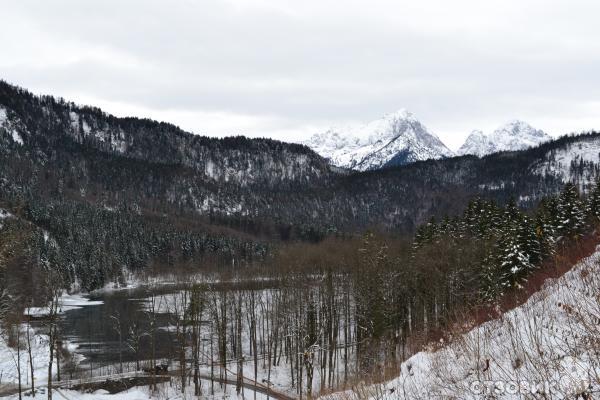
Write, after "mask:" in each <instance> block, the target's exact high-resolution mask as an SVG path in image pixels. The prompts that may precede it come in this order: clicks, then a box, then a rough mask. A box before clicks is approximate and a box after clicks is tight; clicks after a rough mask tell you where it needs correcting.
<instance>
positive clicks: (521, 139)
mask: <svg viewBox="0 0 600 400" xmlns="http://www.w3.org/2000/svg"><path fill="white" fill-rule="evenodd" d="M551 139H552V137H551V136H550V135H548V134H547V133H545V132H544V131H542V130H540V129H535V128H533V127H532V126H531V125H529V124H528V123H526V122H523V121H518V120H514V121H510V122H508V123H506V124H504V125H502V126H501V127H499V128H498V129H496V130H495V131H494V132H492V133H491V134H485V133H483V132H482V131H480V130H475V131H473V132H472V133H471V134H470V135H469V136H468V137H467V140H465V143H464V144H463V145H462V146H461V147H460V149H458V154H459V155H465V154H473V155H476V156H479V157H482V156H485V155H487V154H492V153H497V152H499V151H516V150H525V149H527V148H529V147H534V146H537V145H539V144H541V143H544V142H547V141H548V140H551Z"/></svg>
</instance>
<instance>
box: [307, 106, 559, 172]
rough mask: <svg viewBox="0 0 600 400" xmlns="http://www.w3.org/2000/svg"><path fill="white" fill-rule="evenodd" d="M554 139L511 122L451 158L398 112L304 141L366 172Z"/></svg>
mask: <svg viewBox="0 0 600 400" xmlns="http://www.w3.org/2000/svg"><path fill="white" fill-rule="evenodd" d="M550 139H552V138H551V137H550V136H549V135H548V134H546V133H545V132H543V131H542V130H539V129H535V128H533V127H532V126H531V125H529V124H528V123H526V122H523V121H518V120H514V121H510V122H508V123H506V124H504V125H502V126H501V127H499V128H498V129H496V130H495V131H493V132H492V133H491V134H485V133H483V132H482V131H480V130H475V131H473V132H472V133H471V134H470V135H469V136H468V137H467V139H466V141H465V143H464V144H463V145H462V146H461V147H460V149H459V150H458V152H456V153H454V152H453V151H452V150H450V149H449V148H448V147H446V145H444V143H443V142H442V141H441V140H440V139H439V137H438V136H437V135H436V134H435V133H433V132H431V131H429V130H428V129H427V128H426V127H425V125H423V124H422V123H421V122H420V121H419V120H418V119H417V118H416V117H415V116H414V114H412V113H410V112H408V111H406V110H404V109H402V110H400V111H397V112H395V113H390V114H387V115H385V116H383V117H382V118H380V119H377V120H374V121H371V122H369V123H367V124H365V125H361V126H355V127H346V128H331V129H328V130H327V131H325V132H323V133H317V134H314V135H313V136H312V137H311V138H310V139H309V140H307V141H305V142H303V144H305V145H306V146H308V147H310V148H311V149H313V150H314V151H315V152H317V153H318V154H320V155H321V156H323V157H324V158H326V159H327V160H329V162H330V163H331V164H333V165H335V166H338V167H342V168H348V169H353V170H358V171H367V170H374V169H379V168H382V167H390V166H397V165H405V164H409V163H412V162H415V161H423V160H430V159H441V158H447V157H452V156H456V155H467V154H471V155H475V156H478V157H482V156H485V155H488V154H492V153H497V152H499V151H516V150H524V149H527V148H530V147H534V146H537V145H539V144H541V143H543V142H546V141H548V140H550Z"/></svg>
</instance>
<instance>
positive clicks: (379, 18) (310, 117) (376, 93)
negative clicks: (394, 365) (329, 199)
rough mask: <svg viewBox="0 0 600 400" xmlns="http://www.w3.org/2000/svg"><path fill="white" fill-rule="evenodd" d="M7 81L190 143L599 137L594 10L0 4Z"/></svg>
mask: <svg viewBox="0 0 600 400" xmlns="http://www.w3.org/2000/svg"><path fill="white" fill-rule="evenodd" d="M0 17H1V23H0V39H1V43H2V45H1V51H0V78H1V79H4V80H7V81H8V82H11V83H14V84H17V85H20V86H23V87H25V88H28V89H30V90H32V91H33V92H35V93H45V94H54V95H58V96H63V97H65V98H67V99H69V100H73V101H75V102H78V103H84V104H92V105H96V106H99V107H101V108H103V109H105V110H106V111H108V112H111V113H114V114H116V115H121V116H124V115H137V116H144V117H151V118H155V119H158V120H164V121H168V122H172V123H175V124H177V125H179V126H180V127H182V128H184V129H186V130H189V131H192V132H194V133H199V134H207V135H214V136H224V135H230V134H245V135H248V136H269V137H274V138H278V139H282V140H297V139H301V138H306V137H308V136H310V135H311V134H312V133H315V132H317V131H320V130H323V129H325V128H327V127H328V126H330V125H346V124H353V123H359V122H368V121H370V120H372V119H375V118H378V117H380V116H382V115H383V114H385V113H388V112H392V111H395V110H397V109H400V108H406V109H408V110H410V111H412V112H413V113H414V114H415V115H416V116H417V118H419V119H420V120H421V121H422V122H423V123H424V124H425V125H426V126H427V127H428V128H430V130H432V131H433V132H434V133H436V134H437V135H438V136H440V138H441V139H442V140H443V141H444V142H446V143H447V144H448V145H449V146H450V147H451V148H457V147H458V146H459V145H460V144H461V143H462V141H463V140H464V138H465V137H466V135H468V133H469V132H470V131H472V130H473V129H483V130H493V129H494V128H495V127H497V126H498V125H500V124H501V123H503V122H506V121H507V120H511V119H515V118H519V119H524V120H526V121H528V122H529V123H531V124H532V125H533V126H535V127H538V128H541V129H544V130H546V131H547V132H548V133H550V134H553V135H558V134H562V133H568V132H574V131H580V130H589V129H593V128H596V129H600V23H599V22H598V18H600V1H596V0H589V1H583V0H565V1H552V0H502V1H495V0H485V1H483V0H473V1H464V0H453V1H448V0H439V1H433V0H427V1H424V0H412V1H399V0H393V1H392V0H390V1H379V0H370V1H354V0H343V1H342V0H335V1H334V0H317V1H308V0H295V1H284V0H214V1H213V0H202V1H200V0H187V1H186V0H181V1H166V0H163V1H160V2H159V1H151V0H143V1H141V0H140V1H126V0H118V1H117V0H96V1H80V0H72V1H63V0H53V1H29V0H18V1H9V0H6V1H5V0H0Z"/></svg>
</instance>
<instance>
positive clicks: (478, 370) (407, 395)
mask: <svg viewBox="0 0 600 400" xmlns="http://www.w3.org/2000/svg"><path fill="white" fill-rule="evenodd" d="M582 393H585V396H586V397H578V396H580V395H581V394H582ZM330 397H331V398H340V399H344V400H348V399H350V398H352V399H354V398H356V399H358V398H361V399H362V398H371V399H482V398H494V399H523V398H551V399H575V398H582V399H598V398H600V248H597V249H596V253H595V254H593V255H592V256H590V257H588V258H587V259H584V260H583V261H581V262H580V263H579V264H577V265H576V266H575V267H574V268H573V269H572V270H571V271H570V272H568V273H567V274H565V275H564V276H563V277H561V278H559V279H557V280H553V281H549V282H547V283H546V285H545V286H544V288H543V289H542V290H540V291H539V292H537V293H535V294H534V295H533V296H532V297H531V298H530V299H529V300H528V301H527V302H526V303H525V304H523V305H522V306H520V307H518V308H516V309H514V310H512V311H510V312H507V313H505V314H503V316H502V317H501V318H500V319H497V320H493V321H490V322H487V323H485V324H483V325H481V326H479V327H477V328H475V329H473V330H471V331H470V332H468V333H466V334H464V335H460V336H458V337H455V338H454V339H453V340H452V342H451V343H450V344H448V345H446V346H444V347H442V348H441V349H440V350H437V351H433V350H432V351H424V352H420V353H417V354H416V355H414V356H413V357H411V358H410V359H408V360H407V361H406V362H404V363H403V364H402V366H401V373H400V376H399V377H397V378H396V379H394V380H392V381H390V382H388V383H386V384H382V385H370V386H363V387H357V388H355V389H354V391H349V392H344V393H339V394H334V395H331V396H330Z"/></svg>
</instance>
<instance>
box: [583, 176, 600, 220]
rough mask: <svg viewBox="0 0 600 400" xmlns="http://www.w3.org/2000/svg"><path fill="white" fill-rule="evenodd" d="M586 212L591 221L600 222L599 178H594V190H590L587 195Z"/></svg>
mask: <svg viewBox="0 0 600 400" xmlns="http://www.w3.org/2000/svg"><path fill="white" fill-rule="evenodd" d="M586 212H587V214H588V216H589V217H590V218H591V219H592V221H593V223H598V222H600V178H598V179H597V180H596V185H595V186H594V190H592V191H591V193H590V195H589V197H588V200H587V204H586Z"/></svg>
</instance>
